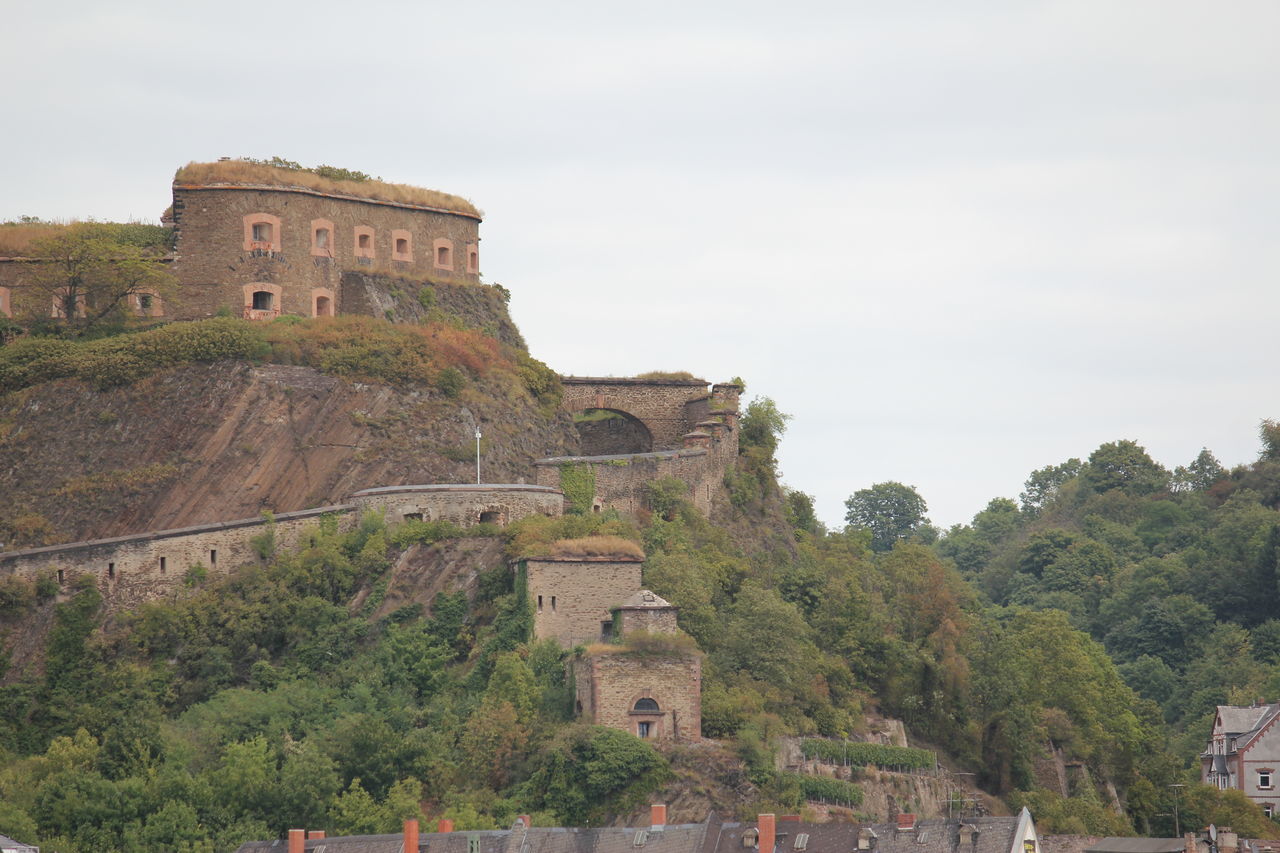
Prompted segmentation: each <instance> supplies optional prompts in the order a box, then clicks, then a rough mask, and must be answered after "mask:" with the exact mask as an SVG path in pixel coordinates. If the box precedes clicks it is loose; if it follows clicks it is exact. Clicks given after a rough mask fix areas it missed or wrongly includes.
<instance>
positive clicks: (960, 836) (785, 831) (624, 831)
mask: <svg viewBox="0 0 1280 853" xmlns="http://www.w3.org/2000/svg"><path fill="white" fill-rule="evenodd" d="M904 817H906V816H904ZM1030 820H1031V816H1030V814H1029V813H1027V812H1026V810H1025V809H1024V810H1023V812H1022V813H1021V814H1019V815H1014V816H1012V817H972V818H964V819H952V820H945V819H936V820H921V821H912V822H911V824H910V825H909V826H906V827H902V826H899V825H898V824H897V823H887V824H858V823H802V822H800V821H795V820H789V819H786V820H778V821H777V823H776V828H775V833H774V839H775V840H774V848H773V853H795V851H800V853H858V851H860V850H867V851H870V853H1013V850H1014V846H1015V843H1018V850H1019V851H1020V850H1021V844H1020V838H1021V830H1022V827H1023V821H1027V822H1030ZM758 831H759V830H758V827H757V824H756V823H754V822H748V823H722V822H721V821H719V820H718V819H717V818H716V816H715V815H711V816H709V817H708V818H707V820H706V821H705V822H704V823H690V824H667V825H660V826H641V827H601V828H595V827H592V828H586V829H577V828H561V827H555V828H552V827H534V828H532V829H528V830H525V829H524V828H523V826H522V825H521V824H520V823H519V822H517V824H516V827H515V828H514V829H511V830H484V831H458V832H446V833H441V832H424V833H422V834H421V835H420V836H419V839H418V851H419V853H517V851H518V853H744V851H745V850H753V851H754V853H762V851H760V850H759V846H758V845H759V840H758V837H757V833H758ZM868 831H869V832H868ZM860 836H863V837H862V838H860ZM472 839H475V842H476V844H475V846H474V847H473V846H471V840H472ZM403 843H404V836H403V835H400V834H394V835H357V836H336V837H329V838H325V839H311V840H308V841H307V842H306V844H305V849H306V850H307V851H318V850H319V849H320V848H321V847H323V850H324V853H401V850H402V845H403ZM864 845H869V846H864ZM287 849H288V848H287V845H286V844H285V842H283V841H251V842H248V843H246V844H242V845H241V846H240V847H239V849H238V850H237V851H236V853H268V851H270V853H284V851H285V850H287Z"/></svg>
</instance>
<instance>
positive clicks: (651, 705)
mask: <svg viewBox="0 0 1280 853" xmlns="http://www.w3.org/2000/svg"><path fill="white" fill-rule="evenodd" d="M633 710H636V711H650V712H652V713H655V714H656V713H657V712H658V710H659V709H658V703H657V702H655V701H654V700H653V699H650V698H649V697H648V696H645V697H644V698H643V699H637V700H636V706H635V708H634V709H633Z"/></svg>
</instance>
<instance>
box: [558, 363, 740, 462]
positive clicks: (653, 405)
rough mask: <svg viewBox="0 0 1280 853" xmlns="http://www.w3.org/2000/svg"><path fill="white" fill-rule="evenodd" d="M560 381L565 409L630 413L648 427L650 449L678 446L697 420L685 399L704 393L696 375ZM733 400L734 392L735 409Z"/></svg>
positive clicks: (704, 389)
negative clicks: (691, 418) (690, 415)
mask: <svg viewBox="0 0 1280 853" xmlns="http://www.w3.org/2000/svg"><path fill="white" fill-rule="evenodd" d="M561 382H563V383H564V401H563V403H562V405H563V406H564V408H565V410H566V411H569V412H582V411H586V410H587V409H610V410H613V411H618V412H626V413H627V414H629V415H633V416H634V417H636V418H638V419H639V420H640V421H641V422H643V423H644V425H645V427H647V428H648V430H649V434H650V435H651V436H652V438H653V449H654V450H672V449H674V448H678V447H680V446H681V443H682V440H681V437H682V436H683V435H684V434H685V433H686V432H688V431H689V430H690V429H691V428H692V426H693V424H695V423H697V421H689V420H688V419H687V418H686V413H685V405H686V403H688V402H689V401H690V400H692V399H694V398H698V397H705V396H707V383H706V382H703V381H702V380H700V379H615V378H610V377H585V376H563V377H561ZM717 387H718V386H717ZM732 387H734V388H736V387H737V386H736V385H735V386H732ZM736 400H737V398H736V396H735V397H734V401H735V405H734V409H735V411H736V408H737V406H736Z"/></svg>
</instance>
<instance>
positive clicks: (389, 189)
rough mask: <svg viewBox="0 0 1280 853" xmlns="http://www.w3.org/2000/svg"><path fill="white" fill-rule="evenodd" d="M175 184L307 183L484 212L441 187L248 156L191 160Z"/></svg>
mask: <svg viewBox="0 0 1280 853" xmlns="http://www.w3.org/2000/svg"><path fill="white" fill-rule="evenodd" d="M173 182H174V183H175V184H230V185H233V186H237V185H244V184H267V185H269V186H276V187H303V188H305V189H311V190H316V191H318V192H325V193H338V194H341V195H352V196H358V197H360V198H369V199H376V200H378V201H394V202H399V203H401V204H420V205H424V206H426V207H436V208H440V209H443V210H451V211H456V212H458V213H465V214H468V215H471V216H480V210H479V209H478V208H477V207H476V206H475V205H474V204H472V203H471V202H469V201H467V200H466V199H465V198H462V197H461V196H456V195H450V194H449V193H444V192H440V191H439V190H429V189H425V188H423V187H411V186H409V185H408V184H388V183H384V182H382V181H335V180H331V179H329V178H322V177H320V176H319V175H317V174H314V173H312V172H307V171H298V170H296V169H281V168H277V167H275V166H265V165H261V164H258V163H248V162H245V161H244V160H219V161H218V162H216V163H188V164H187V165H185V166H183V167H182V168H181V169H179V170H178V173H177V174H176V175H174V176H173Z"/></svg>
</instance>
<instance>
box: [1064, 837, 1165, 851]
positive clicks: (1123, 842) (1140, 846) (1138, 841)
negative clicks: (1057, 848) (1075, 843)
mask: <svg viewBox="0 0 1280 853" xmlns="http://www.w3.org/2000/svg"><path fill="white" fill-rule="evenodd" d="M1186 846H1187V844H1186V842H1185V841H1183V840H1182V839H1181V838H1101V839H1099V840H1098V841H1096V842H1094V843H1093V844H1092V845H1090V846H1089V847H1086V848H1085V853H1181V851H1183V850H1185V849H1186Z"/></svg>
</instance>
